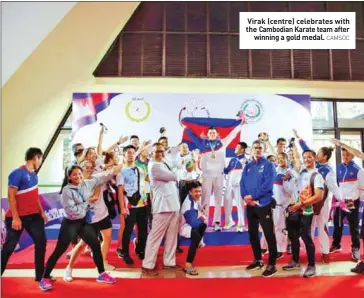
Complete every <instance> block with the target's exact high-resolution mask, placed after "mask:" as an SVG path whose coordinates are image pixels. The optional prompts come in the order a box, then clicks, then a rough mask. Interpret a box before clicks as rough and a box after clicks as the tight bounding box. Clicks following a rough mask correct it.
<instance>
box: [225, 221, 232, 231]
mask: <svg viewBox="0 0 364 298" xmlns="http://www.w3.org/2000/svg"><path fill="white" fill-rule="evenodd" d="M233 226H235V222H233V221H231V222H229V223H228V224H225V226H224V230H229V229H231V228H232V227H233Z"/></svg>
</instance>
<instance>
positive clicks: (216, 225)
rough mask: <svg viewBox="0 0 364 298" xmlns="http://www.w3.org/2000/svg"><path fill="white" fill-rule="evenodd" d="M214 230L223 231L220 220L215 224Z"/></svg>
mask: <svg viewBox="0 0 364 298" xmlns="http://www.w3.org/2000/svg"><path fill="white" fill-rule="evenodd" d="M214 231H215V232H219V231H221V226H220V223H219V222H215V224H214Z"/></svg>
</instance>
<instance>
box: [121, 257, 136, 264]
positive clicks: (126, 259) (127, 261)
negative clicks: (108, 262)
mask: <svg viewBox="0 0 364 298" xmlns="http://www.w3.org/2000/svg"><path fill="white" fill-rule="evenodd" d="M123 260H124V263H125V264H127V265H134V261H133V259H132V258H131V257H130V256H125V255H124V257H123Z"/></svg>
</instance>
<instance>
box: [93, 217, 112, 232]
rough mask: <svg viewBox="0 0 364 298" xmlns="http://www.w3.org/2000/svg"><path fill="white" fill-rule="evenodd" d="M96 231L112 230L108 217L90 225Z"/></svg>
mask: <svg viewBox="0 0 364 298" xmlns="http://www.w3.org/2000/svg"><path fill="white" fill-rule="evenodd" d="M92 225H93V226H94V228H96V229H97V230H98V231H103V230H107V229H110V228H112V222H111V219H110V217H109V216H106V217H105V218H104V219H102V220H100V221H98V222H95V223H93V224H92Z"/></svg>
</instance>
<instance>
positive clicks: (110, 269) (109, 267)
mask: <svg viewBox="0 0 364 298" xmlns="http://www.w3.org/2000/svg"><path fill="white" fill-rule="evenodd" d="M104 268H105V271H113V270H115V266H113V265H110V264H109V263H105V264H104Z"/></svg>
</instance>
